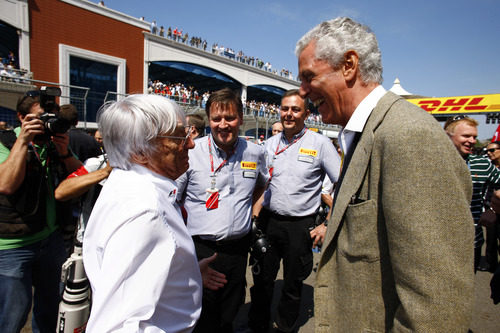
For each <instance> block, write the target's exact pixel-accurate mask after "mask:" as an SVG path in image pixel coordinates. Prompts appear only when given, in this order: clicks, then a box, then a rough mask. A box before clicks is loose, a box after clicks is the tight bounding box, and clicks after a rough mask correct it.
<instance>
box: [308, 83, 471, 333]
mask: <svg viewBox="0 0 500 333" xmlns="http://www.w3.org/2000/svg"><path fill="white" fill-rule="evenodd" d="M471 195H472V184H471V178H470V174H469V171H468V169H467V166H466V164H465V162H464V160H463V159H462V158H461V157H460V155H459V154H458V152H457V150H456V148H455V147H454V146H453V145H452V143H451V140H450V139H449V138H448V137H447V135H446V134H445V132H444V131H443V129H442V128H441V126H440V125H439V123H438V122H437V121H436V120H434V119H433V117H432V116H430V115H429V114H427V112H425V111H424V110H422V109H421V108H419V107H417V106H415V105H413V104H411V103H409V102H407V101H405V100H404V99H402V98H401V97H399V96H397V95H395V94H393V93H391V92H388V93H386V94H385V95H384V96H383V97H382V99H381V100H380V101H379V103H378V104H377V106H376V107H375V109H374V110H373V111H372V114H371V115H370V117H369V119H368V121H367V123H366V125H365V128H364V129H363V132H362V134H361V137H360V139H359V142H358V144H357V146H356V148H355V150H354V153H353V155H352V159H351V161H350V163H349V164H348V166H347V169H346V171H345V176H344V179H343V182H342V184H341V187H340V189H339V192H338V195H337V200H336V203H335V207H334V208H333V213H332V216H331V218H330V220H329V224H328V231H327V234H326V237H325V242H324V244H323V250H322V256H321V259H320V263H319V267H318V272H317V281H316V288H315V292H314V294H315V296H314V300H315V326H316V332H318V333H320V332H342V333H344V332H349V333H355V332H466V331H467V329H468V328H469V323H470V319H471V314H472V305H473V301H474V294H473V284H474V273H473V240H474V227H473V222H472V216H471V212H470V200H471Z"/></svg>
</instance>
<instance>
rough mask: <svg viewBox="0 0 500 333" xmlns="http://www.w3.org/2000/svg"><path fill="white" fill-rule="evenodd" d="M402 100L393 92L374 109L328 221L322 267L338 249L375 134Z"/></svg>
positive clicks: (364, 171)
mask: <svg viewBox="0 0 500 333" xmlns="http://www.w3.org/2000/svg"><path fill="white" fill-rule="evenodd" d="M400 98H401V97H399V96H397V95H395V94H393V93H391V92H388V93H386V94H385V95H384V96H383V97H382V98H381V99H380V101H379V102H378V104H377V106H376V107H375V109H373V111H372V113H371V115H370V117H369V118H368V120H367V122H366V125H365V127H364V129H363V132H362V134H361V137H360V139H359V142H358V144H357V145H356V147H355V150H354V153H353V155H352V158H351V161H350V162H349V165H347V170H346V171H345V175H344V179H343V180H342V184H341V186H340V189H339V192H338V194H337V199H336V201H335V206H334V207H333V212H332V216H331V217H330V220H329V221H328V229H327V233H326V236H325V241H324V244H323V249H324V251H322V253H323V255H322V258H321V262H320V266H321V265H322V263H323V259H327V258H324V257H325V256H328V255H327V254H328V253H330V254H332V253H333V251H334V249H335V247H336V244H335V243H336V242H335V241H334V239H335V235H337V234H338V232H339V231H340V229H341V228H342V224H341V221H342V218H343V216H344V214H345V211H346V209H347V206H348V205H349V203H350V201H351V198H352V197H353V196H355V195H356V194H357V192H358V190H359V188H360V186H361V182H362V181H363V179H364V176H365V174H366V171H367V169H368V164H369V162H370V156H371V154H372V149H373V140H374V132H375V130H376V129H377V127H378V126H379V125H380V123H381V122H382V120H383V118H384V117H385V114H386V113H387V111H388V110H389V108H390V107H391V105H392V104H394V103H395V102H396V100H398V99H400ZM329 247H333V248H329Z"/></svg>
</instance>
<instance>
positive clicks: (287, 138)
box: [249, 90, 340, 332]
mask: <svg viewBox="0 0 500 333" xmlns="http://www.w3.org/2000/svg"><path fill="white" fill-rule="evenodd" d="M280 113H281V123H282V124H283V132H282V133H281V134H278V135H275V136H272V137H271V138H269V139H268V140H267V142H266V144H265V150H266V160H267V161H266V162H267V167H268V168H269V174H270V177H271V179H270V181H269V186H268V187H267V189H266V191H265V193H264V201H263V203H262V206H263V209H262V211H261V212H260V214H259V227H260V228H261V229H262V231H263V232H264V233H265V234H266V235H267V237H268V238H269V241H270V243H271V248H270V250H269V251H268V252H267V253H266V254H265V255H264V256H263V258H262V259H261V260H260V262H259V263H258V265H259V267H260V271H259V270H256V271H255V272H256V273H258V274H255V272H254V274H253V280H254V286H253V287H252V288H251V296H252V304H251V307H250V312H249V326H250V328H252V329H253V330H254V331H256V332H265V331H266V330H267V328H268V325H269V320H270V314H271V300H272V295H273V290H274V280H275V279H276V274H277V273H278V270H279V268H280V260H281V259H283V275H284V285H283V289H282V293H281V298H280V301H279V304H278V311H277V315H276V320H275V326H276V327H277V328H278V329H279V330H282V331H286V332H288V331H291V330H293V329H294V327H295V325H296V321H297V318H298V316H299V310H300V301H301V294H302V285H303V281H304V280H305V279H306V278H307V277H308V276H309V274H310V273H311V270H312V264H313V262H312V261H313V256H312V244H313V241H312V238H314V241H315V242H316V241H317V238H320V239H319V241H320V242H321V241H322V237H324V234H319V233H316V232H315V231H313V232H311V233H310V230H311V229H312V228H313V227H314V221H315V218H316V214H317V211H318V208H319V205H320V201H321V185H322V182H323V179H324V177H325V174H328V177H330V179H331V180H332V182H334V183H335V182H336V181H337V179H338V176H339V172H340V158H339V155H338V153H337V152H336V151H335V147H334V146H333V145H332V144H331V142H330V140H329V139H328V138H327V137H326V136H323V135H320V134H317V133H314V132H313V131H310V130H308V129H307V128H306V127H305V126H304V122H305V120H306V119H307V117H308V116H309V110H308V109H307V107H306V103H305V100H304V99H303V98H301V97H300V96H299V91H298V90H290V91H288V92H286V93H285V95H284V96H283V98H282V100H281V111H280Z"/></svg>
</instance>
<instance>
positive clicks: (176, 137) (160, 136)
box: [156, 125, 194, 148]
mask: <svg viewBox="0 0 500 333" xmlns="http://www.w3.org/2000/svg"><path fill="white" fill-rule="evenodd" d="M184 129H185V130H186V136H185V137H184V136H170V135H157V136H156V137H157V138H167V139H173V140H183V141H182V148H184V147H185V146H186V142H187V141H188V140H189V138H190V136H191V133H193V129H194V126H190V125H188V126H184Z"/></svg>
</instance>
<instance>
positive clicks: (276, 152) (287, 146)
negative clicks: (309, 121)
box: [274, 128, 307, 156]
mask: <svg viewBox="0 0 500 333" xmlns="http://www.w3.org/2000/svg"><path fill="white" fill-rule="evenodd" d="M306 132H307V128H306V129H305V130H304V132H302V134H300V135H299V136H298V137H296V138H295V140H293V141H292V142H290V143H289V144H288V145H286V147H285V148H283V149H281V150H280V151H278V150H279V149H280V141H281V140H280V141H278V146H277V147H276V151H275V152H274V156H276V155H279V154H281V153H282V152H284V151H285V150H287V149H288V148H289V147H290V146H291V145H293V144H294V143H295V142H297V141H299V140H300V138H302V137H303V136H304V134H306ZM282 135H283V134H282Z"/></svg>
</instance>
